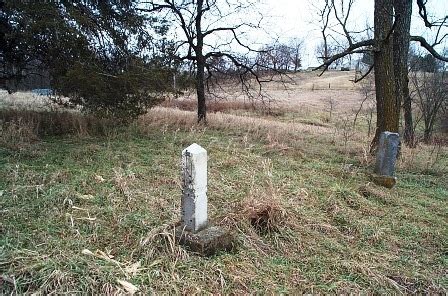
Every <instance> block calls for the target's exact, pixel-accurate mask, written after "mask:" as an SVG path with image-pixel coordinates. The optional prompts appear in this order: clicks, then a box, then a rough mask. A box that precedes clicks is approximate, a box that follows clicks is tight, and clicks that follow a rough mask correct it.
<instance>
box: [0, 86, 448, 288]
mask: <svg viewBox="0 0 448 296" xmlns="http://www.w3.org/2000/svg"><path fill="white" fill-rule="evenodd" d="M325 94H328V91H326V92H324V91H322V92H321V95H325ZM335 94H337V93H336V92H335ZM313 95H314V96H315V97H319V96H318V94H316V93H313V94H310V97H312V96H313ZM315 103H316V105H315V107H314V108H312V107H306V108H305V107H300V106H299V105H295V104H291V105H288V108H286V107H285V106H283V107H282V106H278V107H276V109H275V110H276V112H274V114H263V113H261V112H260V111H253V110H250V109H247V108H240V109H239V108H237V107H235V106H240V105H238V104H234V105H233V106H234V108H228V109H226V110H221V111H222V112H217V113H210V114H209V116H208V125H207V126H203V125H197V124H196V123H195V118H196V117H195V112H193V111H188V110H179V109H174V108H170V107H156V108H154V109H152V110H150V111H149V113H148V114H147V115H144V116H142V117H140V118H139V120H138V121H137V122H135V123H133V124H131V125H130V126H127V127H121V126H114V123H110V122H106V121H98V120H94V119H92V118H90V117H88V116H82V115H79V114H78V113H73V112H70V113H68V112H66V113H54V112H48V111H39V112H35V111H24V110H12V109H2V110H0V112H1V114H2V115H1V117H2V118H9V117H14V116H16V117H17V114H20V115H21V117H22V119H20V120H15V121H9V122H7V123H3V125H2V137H1V145H0V167H1V169H0V211H1V213H0V217H1V219H0V222H1V224H0V233H1V236H0V242H1V243H0V244H1V249H0V275H1V278H0V283H1V288H0V289H1V293H2V294H10V293H18V294H21V293H30V294H31V293H42V294H48V293H52V292H56V293H63V292H69V293H80V294H83V293H125V292H128V293H132V292H135V291H136V289H138V291H137V292H138V293H139V292H141V293H143V294H148V293H157V294H160V293H162V294H171V293H177V294H180V293H182V294H190V293H222V294H245V293H254V292H259V293H264V292H268V293H293V292H309V293H327V292H338V293H349V292H353V293H358V292H367V293H398V292H401V293H417V292H420V293H424V292H429V293H446V292H447V289H448V280H447V276H446V275H447V266H448V257H447V241H448V233H447V229H448V225H447V224H448V223H447V212H448V204H447V197H448V179H447V177H446V176H447V174H448V149H447V147H444V146H441V145H423V144H420V145H419V146H418V147H417V148H416V149H408V148H406V147H403V148H402V151H401V155H400V158H399V160H398V163H397V177H398V183H397V185H396V186H395V187H394V188H393V189H386V188H382V187H378V186H376V185H373V184H372V183H371V182H370V173H371V172H372V170H373V165H374V158H373V157H372V156H371V155H370V154H369V153H367V151H368V145H369V141H370V137H368V136H367V127H366V124H365V120H364V119H363V118H362V117H361V118H360V119H359V120H358V121H357V124H356V126H354V127H353V126H352V124H351V123H352V119H353V113H352V114H351V115H350V117H349V119H350V120H349V119H348V117H346V116H345V115H344V114H345V113H344V112H343V111H344V110H347V107H346V106H342V105H343V104H345V103H343V102H342V103H341V104H340V105H339V106H340V109H338V110H336V111H335V112H336V113H335V114H334V115H333V116H332V118H331V119H330V118H329V113H328V111H327V110H325V109H324V108H321V107H319V106H320V105H319V104H321V102H320V101H316V102H315ZM230 105H231V104H229V106H230ZM222 106H224V105H222ZM222 106H221V109H223V108H224V107H222ZM291 106H295V107H294V108H293V107H291ZM307 106H310V104H308V105H307ZM311 106H313V105H312V104H311ZM341 106H342V107H341ZM192 143H198V144H200V145H201V146H202V147H204V148H206V149H207V153H208V157H209V161H208V177H209V179H208V184H209V185H208V203H209V218H210V220H211V221H212V222H213V223H214V224H215V225H220V226H222V227H227V228H230V229H232V230H234V231H235V234H236V237H237V242H236V246H235V248H234V249H233V250H232V251H231V252H226V253H219V254H217V255H214V256H212V257H201V256H197V255H196V254H193V253H191V252H189V251H187V250H185V249H184V248H183V247H181V246H179V245H178V244H177V243H176V242H175V240H174V232H173V227H174V225H175V224H176V223H177V222H178V221H179V218H180V199H181V192H180V186H181V176H180V155H181V151H182V149H184V148H185V147H187V146H189V145H190V144H192Z"/></svg>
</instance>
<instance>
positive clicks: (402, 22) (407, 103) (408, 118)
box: [393, 0, 414, 147]
mask: <svg viewBox="0 0 448 296" xmlns="http://www.w3.org/2000/svg"><path fill="white" fill-rule="evenodd" d="M394 10H395V23H396V25H395V30H394V34H393V36H394V37H393V43H394V45H393V50H394V53H393V55H394V72H395V91H396V97H397V100H398V104H399V105H401V104H402V103H403V109H404V123H405V128H404V142H405V143H406V145H407V146H409V147H413V145H414V129H413V123H412V121H413V120H412V104H411V96H410V95H409V73H408V54H409V38H410V34H409V31H410V28H411V15H412V1H410V0H394Z"/></svg>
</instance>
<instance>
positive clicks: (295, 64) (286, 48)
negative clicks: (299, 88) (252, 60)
mask: <svg viewBox="0 0 448 296" xmlns="http://www.w3.org/2000/svg"><path fill="white" fill-rule="evenodd" d="M302 44H303V42H302V41H301V40H300V39H293V40H292V41H290V42H289V43H288V44H284V43H278V42H274V43H272V44H269V45H266V46H264V47H263V48H262V50H261V51H260V52H259V53H258V55H257V63H258V64H259V65H261V66H263V67H262V68H264V69H271V70H273V71H274V72H277V73H286V72H290V71H294V72H297V71H298V69H299V68H300V67H301V65H302V57H301V54H302V53H301V49H302Z"/></svg>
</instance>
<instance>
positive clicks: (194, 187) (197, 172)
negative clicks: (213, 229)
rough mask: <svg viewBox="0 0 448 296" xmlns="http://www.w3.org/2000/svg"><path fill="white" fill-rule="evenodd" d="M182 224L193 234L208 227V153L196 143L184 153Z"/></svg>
mask: <svg viewBox="0 0 448 296" xmlns="http://www.w3.org/2000/svg"><path fill="white" fill-rule="evenodd" d="M182 223H183V226H185V230H188V231H191V232H193V233H195V232H198V231H200V230H202V229H204V228H205V227H206V226H207V151H206V150H205V149H204V148H202V147H201V146H199V145H198V144H196V143H194V144H192V145H190V146H189V147H187V148H186V149H184V150H183V151H182Z"/></svg>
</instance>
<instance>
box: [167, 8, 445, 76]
mask: <svg viewBox="0 0 448 296" xmlns="http://www.w3.org/2000/svg"><path fill="white" fill-rule="evenodd" d="M159 1H162V0H159ZM251 1H256V3H257V5H256V7H254V8H253V9H248V11H241V12H239V13H231V12H232V10H231V8H229V7H228V6H226V4H225V3H227V2H229V3H233V4H235V5H237V4H246V3H248V0H218V6H219V7H220V9H223V10H224V12H225V11H226V10H227V11H228V12H230V13H229V14H228V16H227V17H216V15H213V14H211V15H209V14H208V17H207V19H205V20H204V21H203V25H204V26H207V25H211V27H212V28H213V27H223V26H224V27H225V26H234V25H236V24H241V23H242V22H243V23H244V22H246V23H247V22H249V23H256V22H257V21H258V20H259V17H260V14H261V15H263V21H262V22H261V26H262V28H263V30H260V29H247V27H246V28H245V29H244V30H245V34H243V36H240V37H241V40H242V41H244V43H245V44H248V45H250V46H251V47H252V48H254V49H259V48H260V47H261V46H263V45H266V44H269V43H271V42H273V41H274V40H276V41H279V42H285V43H287V42H288V41H290V40H291V39H293V38H300V39H303V40H304V49H303V51H302V60H303V61H302V66H303V67H304V68H306V67H309V66H317V65H318V64H319V62H318V61H317V59H316V57H315V56H316V54H315V48H316V46H317V45H318V44H319V43H320V42H322V37H321V35H320V31H319V17H318V15H317V12H316V9H315V8H314V7H313V5H314V6H318V7H323V0H251ZM339 1H340V0H336V3H339ZM390 1H392V0H390ZM411 1H412V2H413V3H414V7H413V18H412V25H411V27H412V28H411V34H412V35H422V36H423V37H425V38H426V39H427V41H428V42H429V43H432V42H433V38H434V36H435V32H436V30H437V28H435V29H431V30H430V29H428V28H425V27H424V22H423V20H422V19H421V17H420V16H419V15H418V7H417V5H416V2H417V1H416V0H411ZM231 7H233V6H231ZM427 9H428V14H429V16H430V19H440V18H443V17H445V16H446V15H448V0H428V3H427ZM373 10H374V0H355V4H354V7H353V8H352V10H351V13H350V18H349V21H348V23H349V29H352V30H362V29H365V28H366V23H368V24H370V26H371V27H373ZM221 12H223V11H221ZM332 15H333V14H332ZM209 28H210V27H209ZM173 32H174V34H175V36H177V38H181V39H183V37H184V35H183V32H182V30H180V29H179V28H177V29H174V31H173ZM446 33H448V28H446V27H445V28H444V31H443V32H441V35H442V36H443V35H444V34H446ZM333 35H334V34H333ZM353 36H356V35H353ZM357 36H358V38H357V40H360V39H361V38H360V35H357ZM175 38H176V37H175ZM232 39H233V35H232V34H229V33H228V32H227V33H226V32H220V34H216V35H210V36H208V37H207V38H206V40H205V42H206V45H208V46H209V47H208V48H209V49H211V48H214V47H217V46H218V45H219V49H221V50H224V51H226V50H230V51H237V52H238V51H241V50H242V51H243V52H244V49H243V48H241V47H239V46H238V44H236V43H235V42H231V41H230V40H232ZM341 39H342V36H341ZM342 40H343V39H342ZM355 40H356V39H355ZM229 41H230V42H229ZM443 48H448V38H446V40H445V42H444V43H443V44H441V45H440V46H438V47H437V49H438V50H439V52H441V51H442V50H443Z"/></svg>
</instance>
